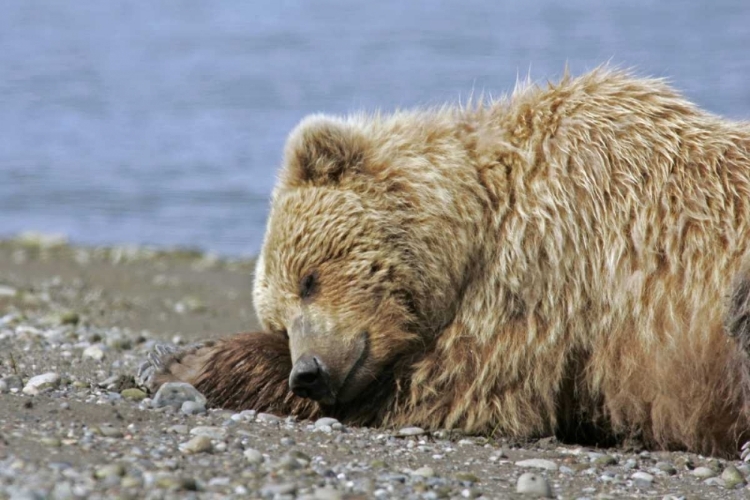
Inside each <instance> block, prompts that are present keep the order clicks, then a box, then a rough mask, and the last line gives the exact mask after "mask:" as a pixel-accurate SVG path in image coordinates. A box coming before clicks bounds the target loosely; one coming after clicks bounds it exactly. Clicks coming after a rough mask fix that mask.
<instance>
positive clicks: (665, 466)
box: [654, 462, 677, 476]
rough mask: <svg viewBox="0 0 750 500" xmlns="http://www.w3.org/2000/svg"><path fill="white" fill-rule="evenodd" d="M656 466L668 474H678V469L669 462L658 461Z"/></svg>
mask: <svg viewBox="0 0 750 500" xmlns="http://www.w3.org/2000/svg"><path fill="white" fill-rule="evenodd" d="M654 467H656V468H657V469H659V470H660V471H662V472H664V473H665V474H667V475H668V476H674V475H675V474H677V469H675V466H674V465H672V464H671V463H669V462H656V464H655V465H654Z"/></svg>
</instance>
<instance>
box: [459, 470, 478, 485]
mask: <svg viewBox="0 0 750 500" xmlns="http://www.w3.org/2000/svg"><path fill="white" fill-rule="evenodd" d="M453 477H454V479H455V480H456V481H461V482H462V483H478V482H479V481H480V479H479V476H477V475H475V474H472V473H470V472H459V473H457V474H456V475H455V476H453Z"/></svg>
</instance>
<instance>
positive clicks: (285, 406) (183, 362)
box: [138, 332, 320, 418]
mask: <svg viewBox="0 0 750 500" xmlns="http://www.w3.org/2000/svg"><path fill="white" fill-rule="evenodd" d="M291 369H292V360H291V355H290V352H289V346H288V343H287V341H286V339H284V338H283V337H280V336H279V335H273V334H269V333H260V332H258V333H241V334H237V335H234V336H231V337H228V338H225V339H221V340H217V341H209V342H205V343H200V344H193V345H191V346H188V347H187V348H185V349H177V348H173V347H165V346H157V347H156V348H155V349H154V351H153V352H152V353H150V355H149V360H148V361H147V362H145V363H144V364H143V365H141V367H140V369H139V373H138V379H139V382H140V383H141V385H143V386H145V387H147V388H148V389H149V390H151V391H156V390H158V388H159V387H160V386H161V385H162V384H164V383H167V382H187V383H189V384H191V385H193V386H195V388H196V389H198V390H199V391H200V392H201V393H202V394H203V395H204V396H206V398H207V399H208V403H209V405H211V406H215V407H220V408H225V409H230V410H236V411H241V410H256V411H262V412H268V413H274V414H277V415H296V416H298V417H300V418H314V417H315V416H317V415H318V414H319V413H320V410H319V408H318V405H317V404H316V403H315V402H314V401H311V400H308V399H302V398H299V397H297V396H295V395H294V394H293V393H292V392H291V391H290V390H289V383H288V380H289V373H290V372H291Z"/></svg>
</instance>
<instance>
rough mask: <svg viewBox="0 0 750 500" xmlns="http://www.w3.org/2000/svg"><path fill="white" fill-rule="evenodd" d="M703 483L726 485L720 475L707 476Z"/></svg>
mask: <svg viewBox="0 0 750 500" xmlns="http://www.w3.org/2000/svg"><path fill="white" fill-rule="evenodd" d="M703 484H705V485H707V486H726V483H725V482H724V480H723V479H722V478H720V477H709V478H708V479H706V480H705V481H703Z"/></svg>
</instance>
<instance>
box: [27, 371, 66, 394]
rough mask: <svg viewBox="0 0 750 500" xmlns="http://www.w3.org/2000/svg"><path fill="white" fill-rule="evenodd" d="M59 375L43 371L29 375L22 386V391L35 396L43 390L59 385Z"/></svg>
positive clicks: (49, 389)
mask: <svg viewBox="0 0 750 500" xmlns="http://www.w3.org/2000/svg"><path fill="white" fill-rule="evenodd" d="M60 380H61V378H60V375H59V374H57V373H54V372H49V373H45V374H43V375H37V376H36V377H31V378H30V379H29V381H28V382H26V385H25V386H24V388H23V393H24V394H28V395H30V396H36V395H37V394H41V393H43V392H47V391H51V390H53V389H56V388H58V387H59V386H60Z"/></svg>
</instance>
